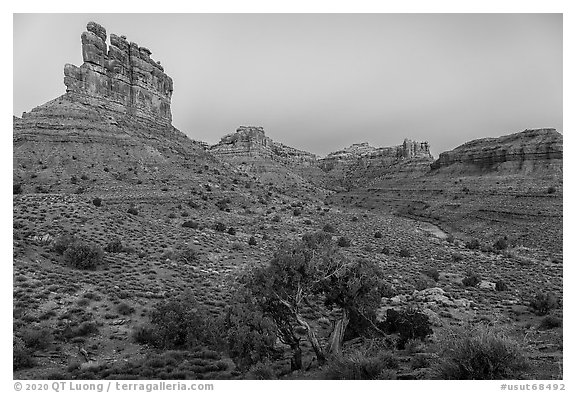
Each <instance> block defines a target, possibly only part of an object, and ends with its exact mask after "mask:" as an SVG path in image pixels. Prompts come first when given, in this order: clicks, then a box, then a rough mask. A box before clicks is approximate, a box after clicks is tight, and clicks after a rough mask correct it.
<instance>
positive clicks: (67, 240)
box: [52, 235, 78, 255]
mask: <svg viewBox="0 0 576 393" xmlns="http://www.w3.org/2000/svg"><path fill="white" fill-rule="evenodd" d="M76 241H78V239H76V237H75V236H74V235H62V236H59V237H57V238H56V239H54V245H53V246H52V249H53V250H54V251H55V252H56V253H58V254H60V255H62V254H64V251H66V250H67V249H68V247H70V245H71V244H72V243H74V242H76Z"/></svg>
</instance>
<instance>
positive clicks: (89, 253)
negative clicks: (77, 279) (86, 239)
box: [64, 241, 103, 270]
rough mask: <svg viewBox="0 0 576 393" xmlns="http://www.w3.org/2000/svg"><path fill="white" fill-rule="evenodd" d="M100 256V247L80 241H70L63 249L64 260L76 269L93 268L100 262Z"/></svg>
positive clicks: (101, 254) (101, 253) (101, 255)
mask: <svg viewBox="0 0 576 393" xmlns="http://www.w3.org/2000/svg"><path fill="white" fill-rule="evenodd" d="M102 257H103V252H102V249H101V248H100V247H98V246H93V245H90V244H86V243H83V242H80V241H77V242H74V243H72V244H71V245H70V246H68V248H67V249H66V251H64V261H65V262H66V263H67V264H68V265H70V266H72V267H75V268H77V269H84V270H95V269H96V267H97V266H98V265H99V264H101V263H102Z"/></svg>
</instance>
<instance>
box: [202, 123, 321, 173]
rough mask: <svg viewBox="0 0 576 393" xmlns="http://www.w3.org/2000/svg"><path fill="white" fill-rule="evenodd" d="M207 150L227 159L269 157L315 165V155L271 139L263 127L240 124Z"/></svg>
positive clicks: (293, 163)
mask: <svg viewBox="0 0 576 393" xmlns="http://www.w3.org/2000/svg"><path fill="white" fill-rule="evenodd" d="M209 151H210V152H211V153H213V154H214V155H216V156H220V157H222V158H224V159H227V160H243V159H244V158H246V157H261V158H269V159H272V160H274V161H278V162H280V163H282V164H285V165H315V164H316V159H317V157H316V155H314V154H312V153H308V152H305V151H302V150H298V149H295V148H293V147H290V146H286V145H284V144H282V143H278V142H275V141H273V140H272V139H271V138H269V137H267V136H266V134H265V133H264V128H263V127H254V126H240V127H239V128H238V129H237V130H236V133H234V134H229V135H226V136H224V137H222V139H221V140H220V142H218V143H217V144H216V145H214V146H211V147H210V148H209Z"/></svg>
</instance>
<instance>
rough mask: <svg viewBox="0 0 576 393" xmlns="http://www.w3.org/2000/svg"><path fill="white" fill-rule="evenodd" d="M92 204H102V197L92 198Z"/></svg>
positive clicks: (98, 205) (97, 205)
mask: <svg viewBox="0 0 576 393" xmlns="http://www.w3.org/2000/svg"><path fill="white" fill-rule="evenodd" d="M92 204H93V205H94V206H96V207H100V206H102V198H98V197H96V198H94V199H92Z"/></svg>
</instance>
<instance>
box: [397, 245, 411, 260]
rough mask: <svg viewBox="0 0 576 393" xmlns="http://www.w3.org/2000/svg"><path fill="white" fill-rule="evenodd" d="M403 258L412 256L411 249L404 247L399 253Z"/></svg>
mask: <svg viewBox="0 0 576 393" xmlns="http://www.w3.org/2000/svg"><path fill="white" fill-rule="evenodd" d="M398 255H400V256H401V257H402V258H409V257H410V256H411V254H410V251H408V249H407V248H404V247H402V248H401V249H400V252H399V253H398Z"/></svg>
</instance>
